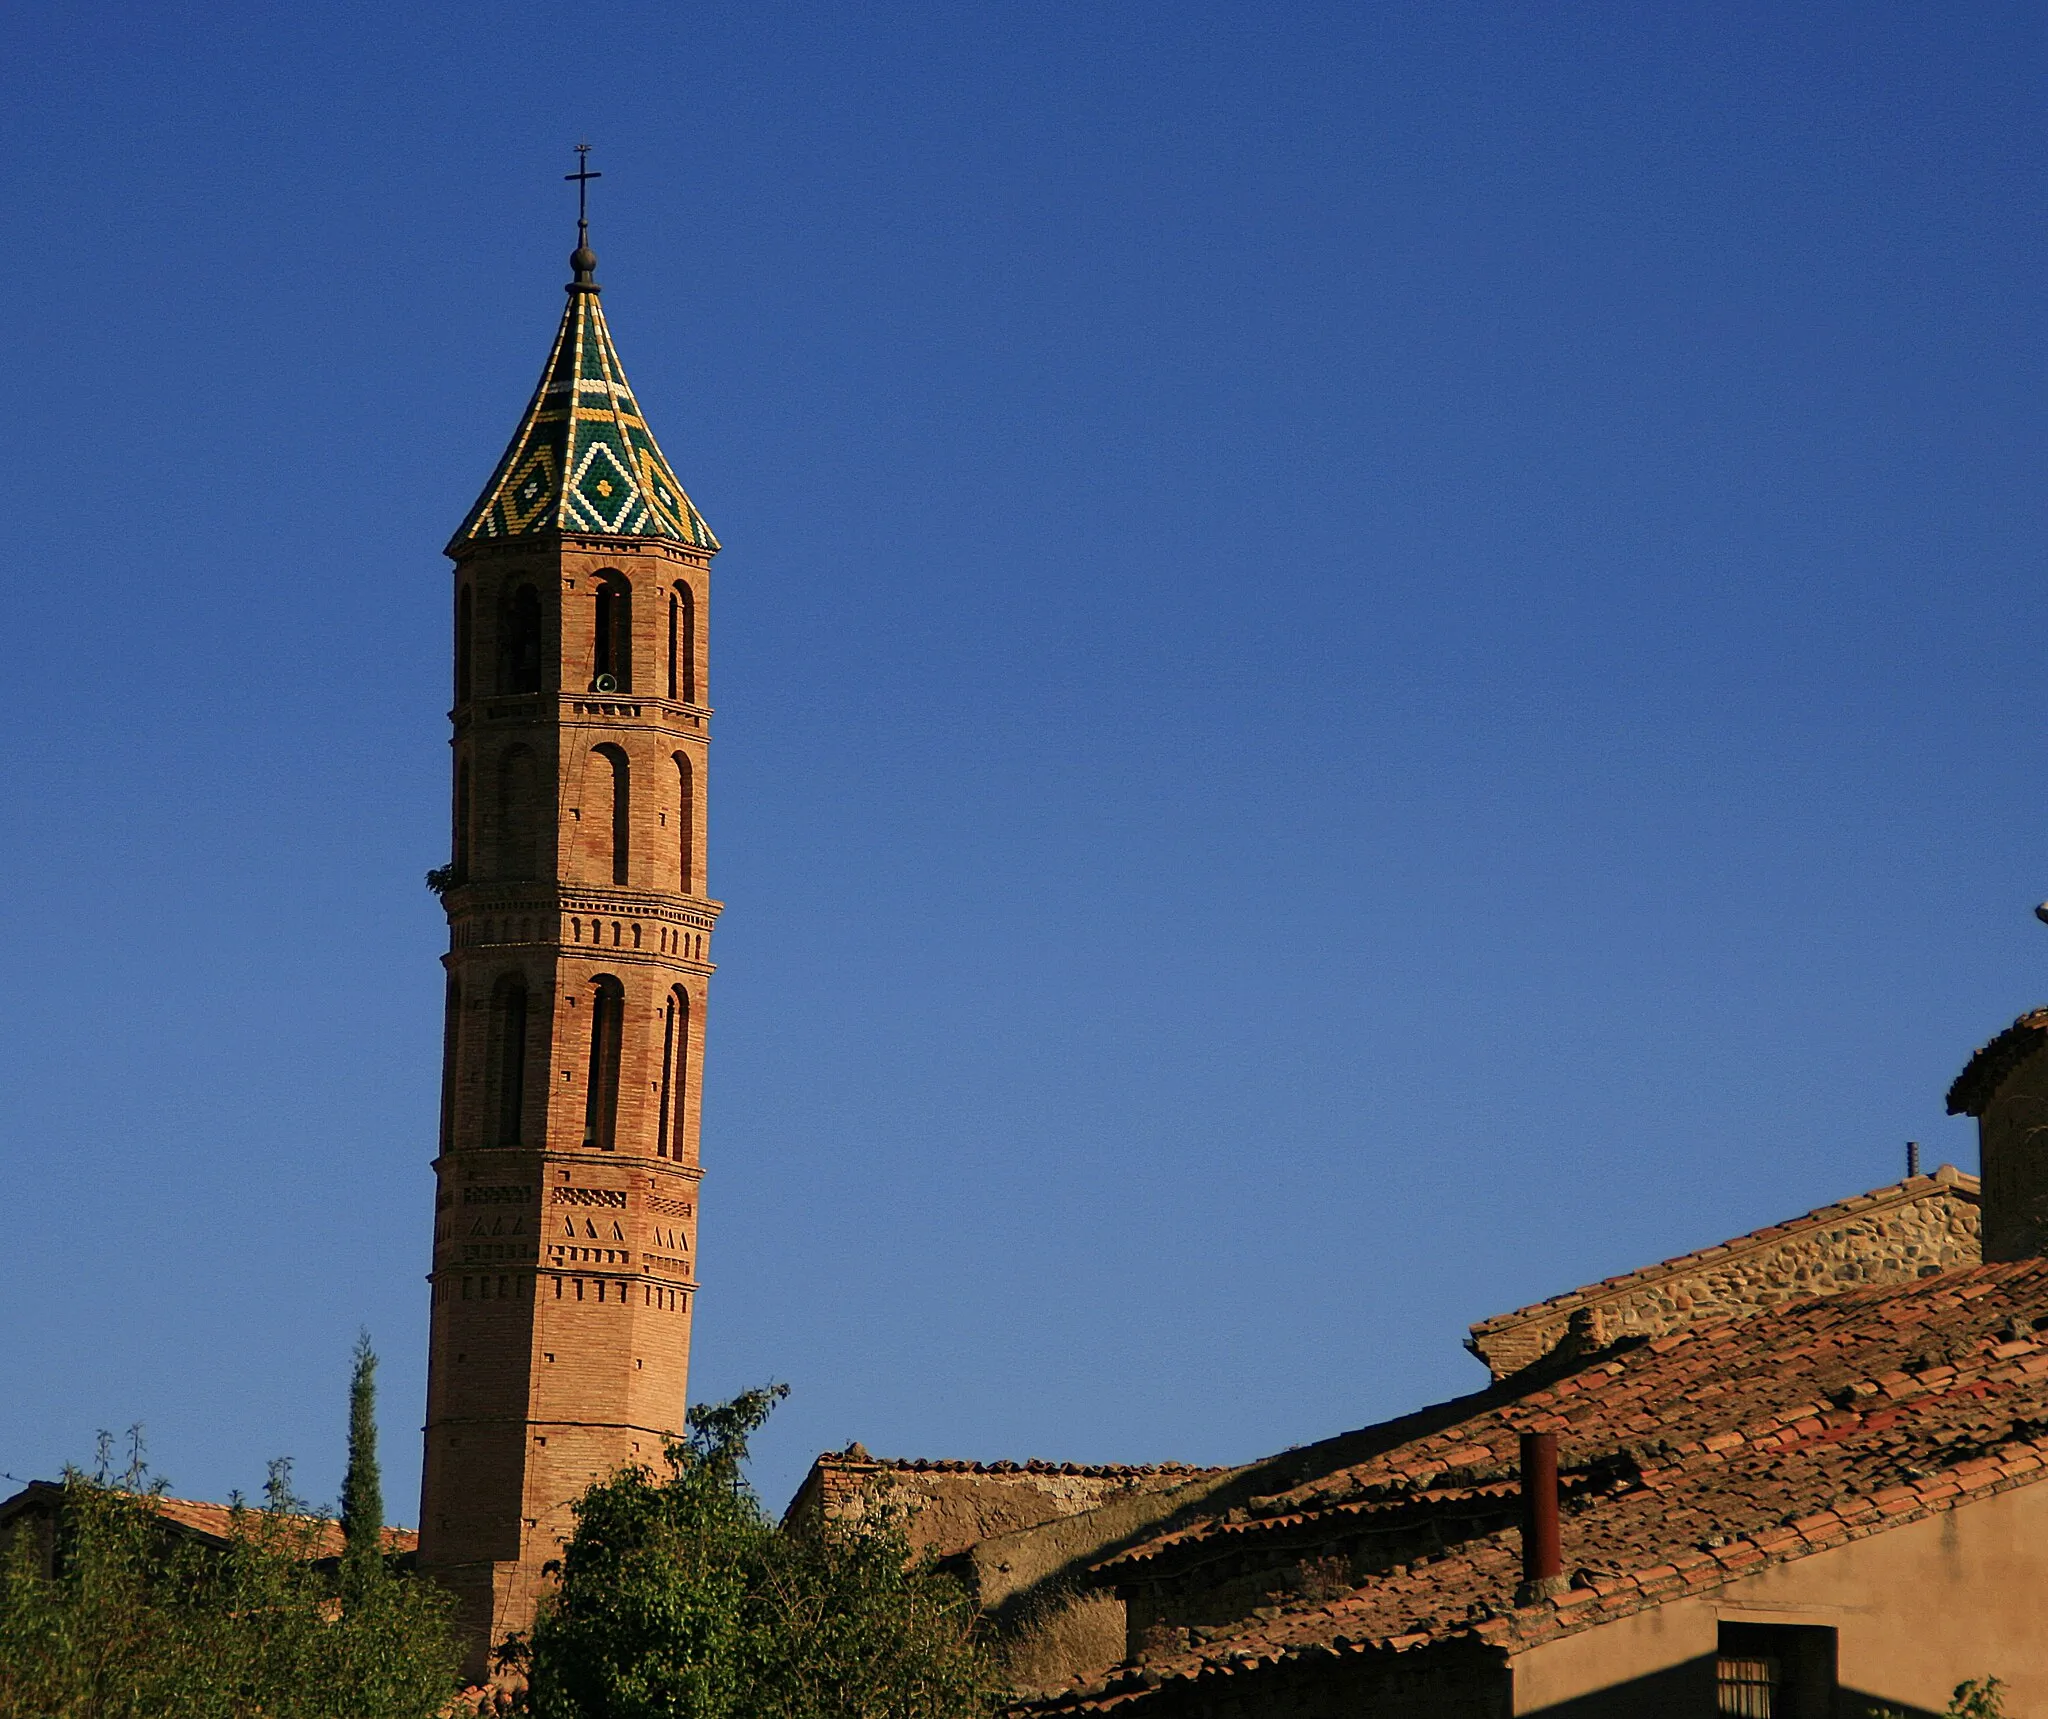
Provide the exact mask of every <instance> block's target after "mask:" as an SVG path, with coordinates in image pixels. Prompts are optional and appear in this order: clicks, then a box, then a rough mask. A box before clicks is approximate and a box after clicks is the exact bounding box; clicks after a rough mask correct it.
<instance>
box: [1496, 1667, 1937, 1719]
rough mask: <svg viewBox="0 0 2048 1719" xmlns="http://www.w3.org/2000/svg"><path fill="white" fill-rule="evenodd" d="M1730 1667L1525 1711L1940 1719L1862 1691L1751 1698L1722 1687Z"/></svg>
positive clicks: (1657, 1678)
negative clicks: (1882, 1716)
mask: <svg viewBox="0 0 2048 1719" xmlns="http://www.w3.org/2000/svg"><path fill="white" fill-rule="evenodd" d="M1729 1663H1730V1661H1729V1659H1728V1657H1727V1656H1726V1655H1725V1654H1722V1655H1715V1654H1702V1655H1701V1656H1700V1657H1699V1658H1698V1659H1691V1660H1687V1661H1686V1662H1685V1663H1684V1664H1683V1665H1673V1666H1667V1667H1666V1668H1665V1669H1664V1670H1662V1671H1657V1672H1652V1673H1651V1674H1650V1675H1649V1676H1647V1677H1638V1678H1634V1679H1632V1680H1630V1681H1629V1682H1627V1683H1617V1684H1614V1685H1612V1686H1611V1687H1609V1688H1606V1689H1601V1690H1596V1691H1594V1692H1593V1693H1592V1694H1590V1695H1580V1696H1575V1697H1574V1698H1573V1699H1571V1700H1570V1701H1560V1702H1558V1703H1557V1704H1556V1705H1554V1706H1550V1707H1538V1708H1533V1709H1531V1710H1530V1711H1531V1712H1532V1713H1534V1714H1540V1715H1541V1716H1542V1719H1671V1716H1672V1715H1674V1714H1680V1713H1698V1714H1702V1715H1704V1714H1709V1713H1714V1714H1751V1715H1755V1716H1757V1719H1870V1716H1871V1715H1874V1714H1879V1713H1886V1714H1898V1715H1900V1719H1942V1715H1941V1713H1940V1712H1939V1711H1938V1710H1936V1709H1934V1708H1930V1707H1915V1706H1914V1705H1913V1704H1912V1703H1911V1702H1910V1701H1901V1700H1899V1699H1898V1698H1897V1697H1896V1696H1889V1695H1874V1694H1872V1693H1871V1692H1870V1691H1869V1690H1865V1689H1841V1688H1833V1687H1822V1688H1812V1689H1797V1690H1795V1689H1786V1688H1782V1687H1781V1688H1775V1689H1772V1690H1770V1691H1769V1692H1768V1693H1766V1692H1764V1691H1763V1690H1761V1689H1759V1690H1755V1691H1754V1692H1751V1691H1749V1690H1745V1689H1743V1688H1741V1687H1740V1686H1739V1685H1734V1686H1731V1685H1730V1684H1729V1683H1728V1682H1727V1681H1726V1671H1727V1667H1728V1665H1729ZM1746 1696H1747V1697H1749V1699H1747V1700H1746V1699H1745V1697H1746Z"/></svg>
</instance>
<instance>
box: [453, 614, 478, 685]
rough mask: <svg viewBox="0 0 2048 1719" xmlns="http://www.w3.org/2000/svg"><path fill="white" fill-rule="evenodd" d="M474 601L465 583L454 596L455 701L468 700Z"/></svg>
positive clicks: (474, 625)
mask: <svg viewBox="0 0 2048 1719" xmlns="http://www.w3.org/2000/svg"><path fill="white" fill-rule="evenodd" d="M475 635H476V601H475V599H474V598H473V597H472V596H471V595H470V590H469V587H468V586H467V585H465V586H463V587H462V589H461V590H460V591H459V592H457V593H456V597H455V702H456V703H457V704H467V703H468V702H469V677H470V653H471V650H472V648H473V647H474V644H475Z"/></svg>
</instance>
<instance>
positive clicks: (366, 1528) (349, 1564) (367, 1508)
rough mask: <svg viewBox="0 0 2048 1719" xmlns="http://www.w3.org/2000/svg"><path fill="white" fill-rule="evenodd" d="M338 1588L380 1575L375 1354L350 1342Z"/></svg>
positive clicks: (361, 1341)
mask: <svg viewBox="0 0 2048 1719" xmlns="http://www.w3.org/2000/svg"><path fill="white" fill-rule="evenodd" d="M341 1536H342V1555H341V1563H342V1573H343V1584H344V1586H345V1587H347V1588H349V1589H350V1590H352V1591H356V1592H360V1591H361V1589H362V1587H363V1586H364V1585H365V1584H366V1583H368V1582H371V1581H374V1580H375V1579H376V1578H377V1577H378V1576H380V1575H382V1574H383V1572H384V1483H383V1480H382V1478H381V1477H380V1476H379V1474H378V1472H377V1354H376V1351H375V1350H373V1349H372V1348H371V1347H370V1334H369V1332H367V1331H364V1332H362V1333H361V1334H359V1335H358V1336H357V1338H356V1351H355V1367H354V1369H353V1371H352V1372H351V1373H350V1375H349V1382H348V1470H347V1472H346V1473H345V1474H343V1476H342V1477H341Z"/></svg>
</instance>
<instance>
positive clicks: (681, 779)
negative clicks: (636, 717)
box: [675, 752, 697, 895]
mask: <svg viewBox="0 0 2048 1719" xmlns="http://www.w3.org/2000/svg"><path fill="white" fill-rule="evenodd" d="M675 765H676V888H677V889H678V890H680V891H681V892H682V893H683V894H684V895H694V894H695V893H696V890H697V793H696V787H697V783H696V777H695V776H694V775H693V774H692V772H691V770H690V758H689V754H688V753H686V752H678V753H677V754H676V755H675Z"/></svg>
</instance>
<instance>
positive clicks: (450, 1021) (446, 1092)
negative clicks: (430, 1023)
mask: <svg viewBox="0 0 2048 1719" xmlns="http://www.w3.org/2000/svg"><path fill="white" fill-rule="evenodd" d="M461 1029H462V981H461V980H460V979H456V978H454V977H452V976H451V977H450V979H449V980H448V990H447V995H446V997H445V999H444V1000H443V1002H442V1005H441V1150H442V1151H443V1152H446V1151H447V1150H448V1149H449V1148H450V1147H451V1146H453V1145H454V1144H455V1053H456V1050H457V1049H458V1039H459V1036H460V1033H461Z"/></svg>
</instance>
